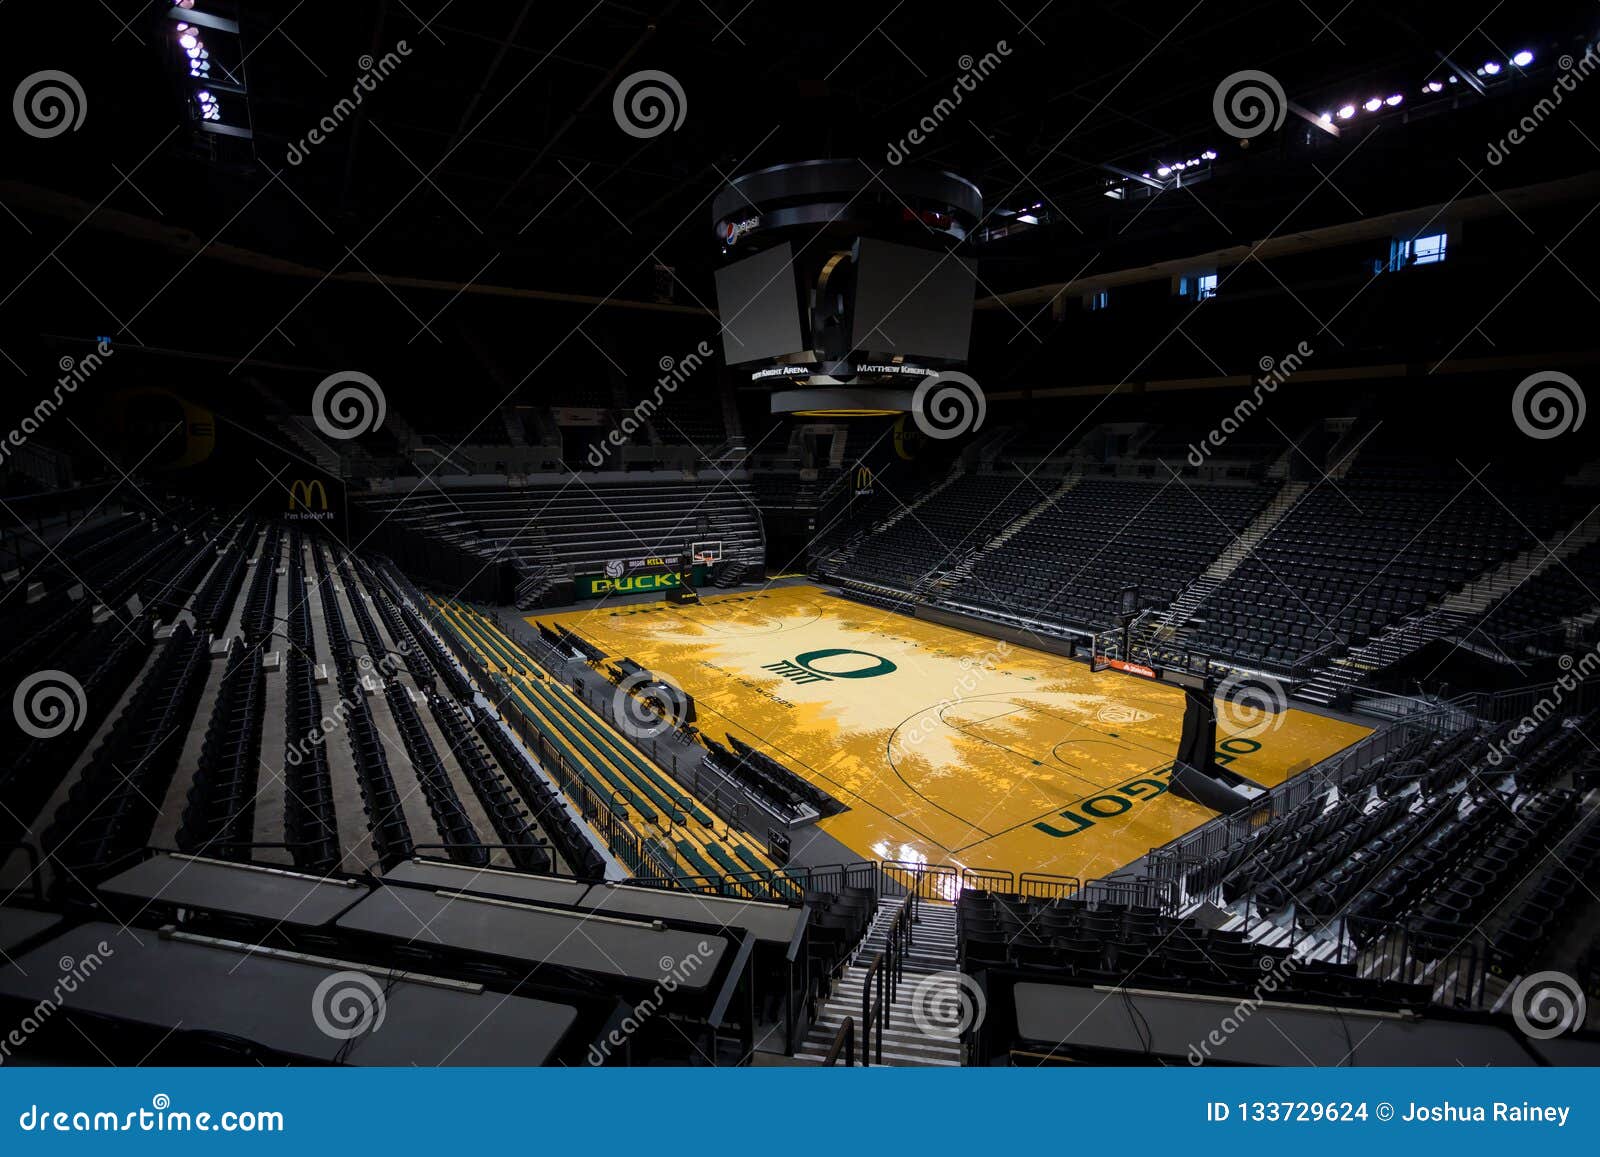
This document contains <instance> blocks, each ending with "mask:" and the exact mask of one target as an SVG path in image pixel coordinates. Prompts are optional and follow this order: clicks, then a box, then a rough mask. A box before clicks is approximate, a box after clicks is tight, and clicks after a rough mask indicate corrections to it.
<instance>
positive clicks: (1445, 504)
mask: <svg viewBox="0 0 1600 1157" xmlns="http://www.w3.org/2000/svg"><path fill="white" fill-rule="evenodd" d="M1556 494H1557V496H1558V497H1560V496H1561V495H1560V491H1557V492H1556ZM1550 496H1551V492H1550V491H1549V490H1547V489H1541V488H1540V487H1539V485H1538V484H1537V483H1533V482H1529V483H1525V484H1521V485H1516V484H1506V483H1504V482H1502V483H1500V484H1497V486H1496V490H1495V492H1490V491H1488V490H1485V489H1483V488H1481V487H1478V486H1473V485H1470V484H1469V485H1467V486H1463V485H1462V483H1461V482H1459V481H1457V480H1455V479H1442V478H1440V477H1439V476H1438V471H1437V470H1436V469H1435V468H1434V467H1432V466H1428V465H1425V464H1423V463H1422V461H1421V460H1420V459H1415V458H1408V457H1401V456H1397V455H1384V454H1382V453H1380V451H1379V449H1378V448H1370V449H1367V450H1363V452H1362V454H1361V458H1360V460H1359V461H1358V462H1357V463H1356V465H1355V468H1354V469H1353V470H1352V471H1351V473H1350V474H1349V476H1348V477H1346V478H1345V479H1343V480H1341V481H1340V482H1338V483H1337V484H1336V485H1323V486H1320V487H1316V488H1315V489H1312V490H1310V491H1308V492H1307V494H1306V496H1305V498H1304V499H1303V500H1302V501H1300V502H1299V503H1297V504H1296V506H1295V507H1294V508H1293V509H1292V510H1291V511H1290V512H1289V513H1288V514H1287V515H1286V516H1285V517H1284V518H1283V520H1282V521H1281V522H1279V523H1278V525H1277V526H1275V527H1274V528H1273V531H1272V533H1271V535H1270V536H1269V537H1268V538H1267V540H1266V541H1265V542H1263V543H1262V544H1261V545H1260V546H1258V547H1257V549H1256V550H1255V551H1254V552H1253V553H1252V554H1251V555H1250V556H1249V557H1248V558H1246V559H1245V561H1244V562H1243V563H1242V564H1241V565H1240V566H1239V568H1238V569H1237V570H1236V571H1234V572H1233V574H1232V575H1231V576H1229V578H1228V579H1227V581H1226V582H1224V583H1223V584H1222V585H1221V586H1220V587H1218V589H1217V590H1216V591H1215V592H1214V593H1213V594H1212V595H1211V596H1210V597H1209V599H1208V600H1207V606H1206V610H1205V611H1204V613H1203V615H1202V616H1200V617H1201V618H1202V619H1203V621H1202V622H1200V623H1198V624H1196V625H1195V626H1194V627H1193V628H1192V631H1191V634H1192V637H1193V639H1194V641H1195V643H1196V644H1197V645H1199V646H1200V647H1201V648H1203V649H1209V650H1210V651H1211V652H1212V653H1223V654H1228V655H1232V656H1236V657H1237V658H1239V659H1241V660H1244V661H1246V662H1247V663H1250V664H1255V665H1260V666H1265V667H1269V668H1278V669H1288V668H1290V667H1292V666H1293V665H1294V664H1295V663H1296V662H1297V661H1300V660H1303V659H1305V658H1306V657H1307V656H1310V655H1312V654H1314V653H1316V652H1319V651H1323V650H1324V649H1331V650H1332V651H1333V653H1334V654H1338V653H1339V652H1340V651H1341V649H1345V648H1348V647H1350V646H1351V645H1354V644H1359V643H1361V642H1363V641H1365V640H1367V639H1370V638H1371V637H1372V636H1374V635H1376V634H1378V633H1379V632H1381V631H1382V630H1384V629H1385V628H1386V627H1388V626H1390V625H1391V624H1393V623H1395V622H1397V621H1399V620H1401V619H1403V618H1405V617H1407V616H1409V615H1414V614H1416V613H1417V612H1419V611H1421V610H1422V609H1423V608H1424V607H1425V606H1426V605H1427V604H1428V603H1429V602H1430V601H1434V600H1437V599H1438V598H1439V597H1441V596H1443V595H1445V594H1447V593H1449V592H1452V591H1457V590H1460V589H1461V588H1462V587H1463V586H1465V585H1466V584H1467V583H1468V582H1470V581H1471V580H1472V579H1474V578H1475V577H1477V576H1479V575H1481V574H1483V573H1484V572H1486V571H1488V570H1491V569H1492V568H1494V567H1496V566H1499V565H1500V564H1501V563H1504V562H1505V561H1507V560H1509V559H1510V558H1512V557H1514V556H1515V555H1517V554H1520V553H1521V552H1523V551H1526V550H1528V549H1530V548H1532V547H1533V546H1534V545H1535V539H1536V536H1537V537H1538V538H1544V539H1548V538H1549V536H1550V534H1551V532H1552V531H1553V530H1555V529H1556V528H1557V527H1558V526H1563V525H1570V520H1569V516H1570V519H1576V517H1577V516H1578V515H1579V514H1581V513H1582V511H1581V510H1577V509H1576V506H1575V505H1574V504H1575V503H1576V502H1578V501H1580V500H1581V499H1580V498H1579V497H1578V496H1576V495H1573V496H1569V497H1565V498H1562V499H1561V500H1560V501H1555V502H1552V501H1550ZM1575 511H1576V512H1575Z"/></svg>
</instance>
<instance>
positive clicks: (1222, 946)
mask: <svg viewBox="0 0 1600 1157" xmlns="http://www.w3.org/2000/svg"><path fill="white" fill-rule="evenodd" d="M956 919H957V926H958V929H959V936H960V952H961V966H962V969H963V970H964V971H966V972H969V973H976V972H982V971H984V970H986V969H990V968H1007V969H1016V970H1019V971H1022V972H1024V973H1035V974H1037V975H1038V976H1039V978H1040V979H1049V980H1053V981H1060V980H1063V979H1070V980H1071V981H1073V982H1075V983H1081V984H1094V985H1116V986H1122V987H1128V988H1153V989H1168V990H1171V991H1181V992H1200V993H1211V994H1215V995H1218V996H1230V997H1231V996H1240V997H1251V996H1257V995H1258V994H1259V992H1260V984H1261V979H1262V975H1263V973H1265V972H1272V973H1273V974H1274V975H1275V976H1277V977H1279V978H1281V984H1280V985H1279V987H1278V988H1277V989H1276V991H1275V992H1274V996H1273V999H1277V1000H1285V1001H1300V1002H1304V1003H1317V1004H1328V1003H1333V1004H1359V1005H1362V1006H1368V1007H1380V1008H1420V1007H1425V1006H1426V1005H1427V1003H1428V1000H1429V992H1430V990H1429V987H1428V986H1427V985H1425V984H1424V985H1418V984H1408V983H1404V982H1399V981H1391V980H1386V979H1382V978H1378V977H1371V976H1365V975H1363V974H1362V973H1361V971H1360V969H1359V968H1358V967H1357V966H1356V965H1355V964H1334V963H1329V962H1326V961H1318V962H1301V961H1295V963H1294V964H1293V965H1290V964H1289V963H1288V962H1289V961H1290V959H1291V957H1292V955H1293V953H1292V950H1291V949H1288V948H1281V947H1271V946H1265V945H1262V944H1259V943H1252V942H1250V941H1249V940H1247V939H1246V937H1245V934H1244V933H1243V932H1240V931H1237V930H1224V929H1218V928H1204V927H1201V926H1200V925H1199V924H1198V923H1197V922H1196V921H1194V920H1192V919H1187V918H1182V919H1180V918H1178V917H1174V916H1169V915H1164V914H1162V913H1161V912H1159V911H1158V910H1157V909H1154V908H1145V907H1139V906H1120V905H1113V904H1103V903H1102V904H1096V903H1092V902H1087V901H1083V900H1078V899H1074V898H1068V899H1038V898H1032V899H1030V898H1027V897H1022V896H1015V895H1001V894H994V893H989V892H984V891H981V890H975V889H969V890H967V891H964V892H962V893H961V896H960V898H959V900H958V901H957V904H956Z"/></svg>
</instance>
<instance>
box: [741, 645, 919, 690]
mask: <svg viewBox="0 0 1600 1157" xmlns="http://www.w3.org/2000/svg"><path fill="white" fill-rule="evenodd" d="M863 659H866V660H869V661H868V662H866V663H862V662H861V660H863ZM761 669H762V670H763V671H771V672H773V673H774V674H777V675H782V676H783V677H784V678H785V679H787V680H789V682H791V683H799V684H805V683H826V682H829V681H830V680H833V679H871V678H874V677H875V676H878V675H887V674H889V673H890V672H892V671H894V670H895V665H894V664H893V663H891V662H890V661H889V660H888V659H885V658H884V657H883V656H882V655H874V654H873V653H872V652H871V651H854V650H851V649H850V648H849V647H824V648H823V649H822V650H820V651H807V652H806V653H805V654H803V655H796V656H795V657H794V658H793V659H782V660H780V661H778V662H776V663H763V664H762V665H761Z"/></svg>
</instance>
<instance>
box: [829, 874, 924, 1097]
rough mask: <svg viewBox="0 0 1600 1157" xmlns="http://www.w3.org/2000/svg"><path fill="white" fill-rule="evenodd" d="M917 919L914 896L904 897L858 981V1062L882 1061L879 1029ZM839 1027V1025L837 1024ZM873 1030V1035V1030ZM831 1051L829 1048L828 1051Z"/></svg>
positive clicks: (885, 1021) (898, 982)
mask: <svg viewBox="0 0 1600 1157" xmlns="http://www.w3.org/2000/svg"><path fill="white" fill-rule="evenodd" d="M916 922H917V896H916V894H915V893H914V892H913V893H912V894H910V895H909V896H907V897H906V902H905V904H904V905H902V906H901V908H900V911H899V912H897V913H895V917H894V920H893V922H892V923H890V925H889V933H888V941H887V943H886V944H885V945H884V949H883V951H882V952H880V953H878V955H877V957H876V958H875V959H874V960H873V961H872V964H871V965H870V966H869V967H868V969H867V974H866V976H865V977H864V978H863V979H862V982H861V1024H862V1031H861V1063H862V1064H863V1065H865V1064H869V1063H874V1064H880V1065H881V1064H883V1030H884V1029H886V1028H890V1027H893V1026H892V1025H891V1024H890V1018H891V1006H892V1005H893V1004H894V1002H895V999H896V997H897V996H898V995H899V992H900V985H901V983H902V982H903V981H904V980H905V970H906V953H907V952H909V951H910V950H911V945H912V941H913V938H914V936H915V932H914V928H915V925H916ZM841 1027H842V1026H841ZM874 1029H876V1030H877V1036H876V1038H874V1036H873V1030H874ZM830 1051H831V1050H830Z"/></svg>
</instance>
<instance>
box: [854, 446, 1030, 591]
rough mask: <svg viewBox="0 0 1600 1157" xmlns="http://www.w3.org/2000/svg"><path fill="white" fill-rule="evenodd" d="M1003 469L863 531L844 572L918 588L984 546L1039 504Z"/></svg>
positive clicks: (967, 479) (969, 478)
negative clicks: (1008, 525) (1025, 512)
mask: <svg viewBox="0 0 1600 1157" xmlns="http://www.w3.org/2000/svg"><path fill="white" fill-rule="evenodd" d="M1019 481H1020V480H1019V479H1014V478H1008V477H1006V476H1004V475H999V474H976V475H963V476H962V477H959V478H957V479H956V480H955V481H953V482H951V483H950V484H949V485H947V486H944V487H943V488H942V489H939V490H938V491H937V493H932V494H931V495H930V496H928V497H927V498H926V500H924V501H920V502H918V501H915V500H911V501H908V502H907V505H908V506H909V507H910V509H908V510H904V511H903V512H901V513H899V514H897V515H895V516H893V519H892V525H885V524H879V525H878V526H877V527H874V528H871V529H870V530H863V531H861V532H860V533H859V535H858V537H857V539H856V541H855V543H854V544H853V546H852V547H850V548H849V549H848V552H847V554H846V557H845V561H844V562H843V563H842V565H839V566H838V567H836V568H835V573H836V574H837V576H838V577H840V578H843V579H846V580H850V579H856V580H860V581H863V582H869V583H874V584H878V585H881V586H886V587H891V588H893V589H895V590H898V591H904V592H907V593H911V592H915V591H916V590H918V589H919V588H920V587H922V586H923V585H925V584H926V583H929V582H931V581H932V580H933V579H934V578H935V577H936V576H937V575H939V574H940V573H942V572H943V571H945V570H948V569H950V568H952V567H954V566H955V565H956V564H957V563H958V562H960V561H961V560H962V559H963V558H965V557H966V556H967V555H968V554H970V553H971V552H973V551H975V550H977V549H978V548H980V547H982V546H983V545H984V544H985V543H986V542H987V541H988V540H989V538H991V537H992V536H993V535H994V534H996V533H998V532H999V530H1000V529H1001V528H1003V527H1004V526H1006V525H1007V524H1008V523H1010V522H1011V521H1012V520H1013V519H1016V518H1017V517H1019V516H1020V515H1021V514H1022V513H1023V512H1024V511H1026V510H1028V509H1029V508H1030V507H1031V506H1034V505H1036V504H1037V503H1038V501H1039V498H1038V494H1037V492H1036V491H1034V490H1033V488H1032V487H1030V486H1028V485H1027V484H1026V483H1022V484H1020V485H1019Z"/></svg>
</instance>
